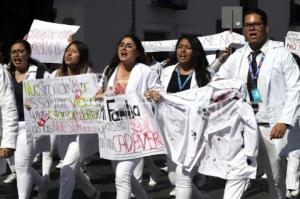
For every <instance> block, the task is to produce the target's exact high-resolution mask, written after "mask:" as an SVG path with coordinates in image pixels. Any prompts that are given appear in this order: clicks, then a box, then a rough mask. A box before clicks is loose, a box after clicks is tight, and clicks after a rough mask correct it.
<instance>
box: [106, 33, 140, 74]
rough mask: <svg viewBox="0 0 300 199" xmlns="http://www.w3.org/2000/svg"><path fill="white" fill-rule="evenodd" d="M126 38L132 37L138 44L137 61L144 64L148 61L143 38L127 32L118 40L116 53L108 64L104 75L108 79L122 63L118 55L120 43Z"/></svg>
mask: <svg viewBox="0 0 300 199" xmlns="http://www.w3.org/2000/svg"><path fill="white" fill-rule="evenodd" d="M124 38H130V39H132V41H133V43H134V44H135V46H136V50H137V51H138V53H139V56H138V57H137V58H136V59H135V63H143V64H144V63H145V62H146V57H145V49H144V47H143V45H142V42H141V40H140V39H139V38H138V37H137V36H135V35H131V34H126V35H125V36H123V37H122V38H121V39H120V41H119V42H118V45H117V48H116V49H115V54H114V56H113V58H112V59H111V62H110V64H109V65H108V67H107V68H106V70H105V71H104V75H105V77H106V78H107V80H108V79H109V78H110V77H111V75H112V74H113V72H114V71H115V69H116V67H117V66H118V65H119V64H120V59H119V56H118V46H119V45H120V43H121V42H122V40H123V39H124Z"/></svg>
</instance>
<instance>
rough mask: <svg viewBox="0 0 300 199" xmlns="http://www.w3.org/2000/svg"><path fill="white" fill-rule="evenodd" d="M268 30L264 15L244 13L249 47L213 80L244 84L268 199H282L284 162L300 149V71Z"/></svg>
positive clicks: (233, 57)
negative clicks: (298, 125)
mask: <svg viewBox="0 0 300 199" xmlns="http://www.w3.org/2000/svg"><path fill="white" fill-rule="evenodd" d="M268 30H269V27H268V24H267V16H266V13H265V12H264V11H262V10H260V9H255V10H250V11H248V12H246V13H245V14H244V26H243V31H244V36H245V38H246V40H247V42H248V43H247V44H246V45H245V46H244V47H242V48H240V49H238V50H236V51H235V52H234V53H233V54H232V55H231V56H230V57H229V58H228V60H227V61H226V62H225V63H224V64H223V65H222V67H221V69H220V70H219V72H218V73H217V75H216V76H215V78H216V77H217V78H232V79H240V80H243V81H244V82H245V83H247V88H248V92H249V97H250V101H251V103H252V106H253V108H254V112H255V113H256V120H257V123H258V126H259V130H260V132H261V138H262V139H261V140H260V149H259V151H260V152H259V159H261V160H262V166H263V167H264V169H265V170H266V172H267V176H268V181H269V198H272V199H284V198H285V179H284V177H285V164H284V156H285V155H287V154H288V153H289V152H290V151H294V150H297V149H300V143H299V140H300V135H299V131H298V132H297V129H296V118H297V115H299V110H298V109H299V98H300V96H299V95H300V91H299V84H300V82H299V68H298V66H297V64H296V62H295V60H294V59H293V56H292V54H291V53H289V52H288V51H287V50H286V49H285V48H284V47H283V45H282V44H280V43H279V42H275V41H271V40H269V39H268V38H267V33H268ZM262 140H263V141H262ZM274 185H275V186H274Z"/></svg>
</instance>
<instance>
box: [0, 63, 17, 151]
mask: <svg viewBox="0 0 300 199" xmlns="http://www.w3.org/2000/svg"><path fill="white" fill-rule="evenodd" d="M0 135H1V136H2V140H1V148H11V149H15V148H16V140H17V135H18V112H17V107H16V101H15V95H14V91H13V86H12V83H11V80H10V76H9V73H8V71H7V70H6V69H5V68H4V66H3V65H1V64H0Z"/></svg>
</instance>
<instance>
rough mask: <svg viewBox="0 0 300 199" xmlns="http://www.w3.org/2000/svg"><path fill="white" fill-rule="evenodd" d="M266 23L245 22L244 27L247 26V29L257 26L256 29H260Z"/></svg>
mask: <svg viewBox="0 0 300 199" xmlns="http://www.w3.org/2000/svg"><path fill="white" fill-rule="evenodd" d="M263 25H264V24H263V23H262V22H255V23H245V24H244V27H245V28H247V29H250V28H252V27H253V28H255V29H259V28H261V27H262V26H263Z"/></svg>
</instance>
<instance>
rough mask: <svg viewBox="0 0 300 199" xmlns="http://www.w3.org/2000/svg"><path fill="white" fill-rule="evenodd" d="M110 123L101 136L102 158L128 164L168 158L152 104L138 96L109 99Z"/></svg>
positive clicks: (108, 122) (106, 108) (107, 112)
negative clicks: (137, 159) (138, 160)
mask: <svg viewBox="0 0 300 199" xmlns="http://www.w3.org/2000/svg"><path fill="white" fill-rule="evenodd" d="M103 106H104V112H105V117H106V120H107V123H106V126H105V127H104V128H103V131H102V132H100V133H99V134H98V137H99V152H100V157H101V158H104V159H109V160H126V159H133V158H140V157H145V156H151V155H157V154H165V153H166V148H165V143H164V140H163V137H162V134H161V131H160V129H159V127H158V124H157V121H156V119H155V117H154V115H153V113H152V110H151V107H149V104H148V103H147V102H145V101H144V99H143V98H141V97H139V96H138V95H136V94H130V95H122V96H112V97H107V98H106V99H105V100H104V102H103Z"/></svg>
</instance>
